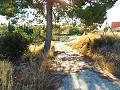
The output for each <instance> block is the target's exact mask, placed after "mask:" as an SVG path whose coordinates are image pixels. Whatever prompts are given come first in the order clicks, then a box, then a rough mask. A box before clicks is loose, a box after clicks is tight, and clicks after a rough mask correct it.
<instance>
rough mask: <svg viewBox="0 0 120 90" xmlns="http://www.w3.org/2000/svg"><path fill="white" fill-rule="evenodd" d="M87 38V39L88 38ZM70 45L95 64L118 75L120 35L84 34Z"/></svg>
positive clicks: (119, 72) (119, 67) (119, 73)
mask: <svg viewBox="0 0 120 90" xmlns="http://www.w3.org/2000/svg"><path fill="white" fill-rule="evenodd" d="M88 38H89V39H88ZM70 46H71V47H73V48H74V49H77V50H78V51H79V53H82V54H84V55H86V56H88V57H91V58H92V59H93V60H94V61H95V65H96V66H97V67H99V68H101V69H102V70H103V71H108V72H110V73H112V74H114V75H117V76H119V75H120V35H119V34H118V33H117V34H106V36H103V35H94V34H93V35H85V36H82V38H81V39H80V40H79V42H77V43H74V44H71V45H70Z"/></svg>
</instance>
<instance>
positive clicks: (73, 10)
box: [0, 0, 117, 53]
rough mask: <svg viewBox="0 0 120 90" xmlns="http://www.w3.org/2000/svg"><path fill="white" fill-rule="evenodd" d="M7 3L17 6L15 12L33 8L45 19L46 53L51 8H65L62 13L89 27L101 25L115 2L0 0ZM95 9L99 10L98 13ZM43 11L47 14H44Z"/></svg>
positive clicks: (48, 41)
mask: <svg viewBox="0 0 120 90" xmlns="http://www.w3.org/2000/svg"><path fill="white" fill-rule="evenodd" d="M7 1H9V2H10V1H12V2H13V3H10V4H11V5H13V8H14V4H15V5H17V10H19V9H21V8H26V7H27V6H29V7H31V8H35V9H36V10H38V11H40V12H39V13H41V14H42V15H43V16H44V17H45V18H46V21H47V23H46V39H45V45H44V52H47V53H48V51H49V49H50V44H51V39H52V11H53V9H52V7H53V6H58V5H61V6H62V7H66V8H65V9H67V10H62V11H63V12H68V14H69V16H70V17H78V18H81V20H82V21H83V22H84V23H85V24H86V25H88V26H89V25H91V24H93V23H99V22H100V23H102V22H103V21H104V18H101V17H104V16H105V15H106V10H107V9H108V8H111V7H112V6H113V5H114V3H115V2H116V1H117V0H69V5H67V3H66V0H15V1H14V0H0V2H1V3H2V2H5V3H7V4H9V3H8V2H7ZM18 1H19V2H18ZM3 4H4V3H3ZM0 6H2V7H0V8H2V9H3V8H4V7H5V5H4V6H3V5H1V4H0ZM15 7H16V6H15ZM96 7H97V8H96ZM7 8H8V7H7ZM15 9H16V8H15ZM97 9H99V11H98V10H97ZM0 11H1V10H0ZM45 11H46V12H47V13H46V14H45ZM0 13H1V12H0ZM12 13H16V12H12ZM4 14H7V13H4ZM7 15H8V14H7ZM99 16H100V17H99Z"/></svg>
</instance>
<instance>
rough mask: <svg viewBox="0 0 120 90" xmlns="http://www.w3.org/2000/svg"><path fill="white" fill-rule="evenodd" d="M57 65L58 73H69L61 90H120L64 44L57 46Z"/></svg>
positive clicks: (90, 63) (57, 44)
mask: <svg viewBox="0 0 120 90" xmlns="http://www.w3.org/2000/svg"><path fill="white" fill-rule="evenodd" d="M55 51H56V52H57V53H58V55H57V57H56V61H55V62H56V65H54V66H55V68H57V71H58V72H61V73H67V76H66V77H65V78H64V79H63V82H62V84H61V87H60V88H59V90H120V87H119V86H117V85H116V84H115V83H113V82H111V81H110V80H108V79H107V78H105V77H103V75H102V74H101V73H100V72H99V71H98V70H97V69H96V68H95V67H94V65H93V62H91V61H89V60H87V59H86V58H84V57H83V56H82V55H79V54H78V52H77V51H75V50H73V49H72V48H71V47H69V46H67V45H65V43H64V42H58V43H56V44H55ZM53 68H54V67H53Z"/></svg>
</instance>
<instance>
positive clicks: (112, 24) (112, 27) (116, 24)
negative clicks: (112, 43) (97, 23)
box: [111, 22, 120, 29]
mask: <svg viewBox="0 0 120 90" xmlns="http://www.w3.org/2000/svg"><path fill="white" fill-rule="evenodd" d="M117 27H120V22H112V23H111V29H114V28H117Z"/></svg>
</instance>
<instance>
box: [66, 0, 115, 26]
mask: <svg viewBox="0 0 120 90" xmlns="http://www.w3.org/2000/svg"><path fill="white" fill-rule="evenodd" d="M116 1H117V0H107V1H106V0H98V1H94V0H74V2H75V5H74V7H73V8H72V9H71V10H69V11H68V16H70V17H73V16H76V17H77V18H80V19H81V21H82V22H83V23H84V24H85V25H87V26H91V25H93V24H102V23H103V22H104V20H105V19H106V18H105V16H106V11H107V9H109V8H111V7H112V6H113V5H114V3H115V2H116Z"/></svg>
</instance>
